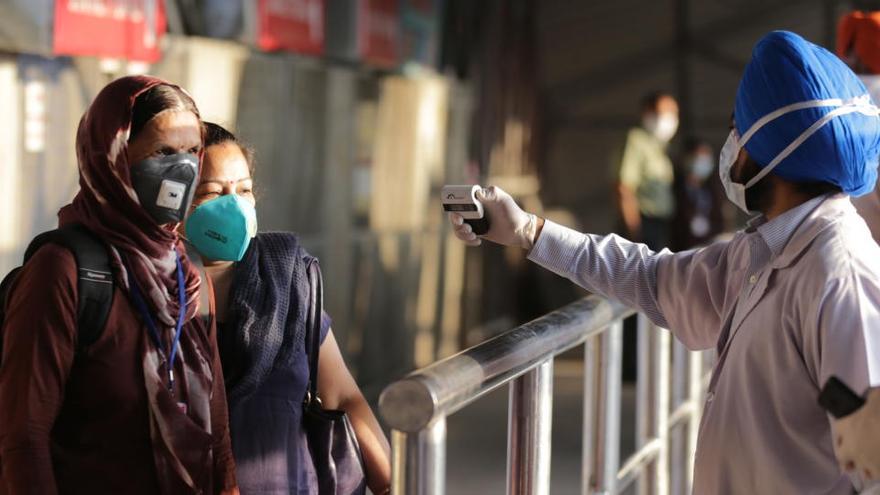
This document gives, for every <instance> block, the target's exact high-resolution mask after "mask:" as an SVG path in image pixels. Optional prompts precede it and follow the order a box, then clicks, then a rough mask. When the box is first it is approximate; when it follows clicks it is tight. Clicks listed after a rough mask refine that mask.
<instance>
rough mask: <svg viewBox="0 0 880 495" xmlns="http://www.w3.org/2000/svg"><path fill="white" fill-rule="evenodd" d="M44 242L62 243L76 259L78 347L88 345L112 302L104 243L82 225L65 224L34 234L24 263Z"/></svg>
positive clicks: (99, 327)
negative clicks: (35, 235)
mask: <svg viewBox="0 0 880 495" xmlns="http://www.w3.org/2000/svg"><path fill="white" fill-rule="evenodd" d="M47 243H53V244H58V245H60V246H64V247H65V248H67V249H69V250H70V251H71V252H72V253H73V255H74V258H75V259H76V267H77V284H76V286H77V291H78V297H77V333H78V340H79V344H78V346H77V347H79V348H80V349H82V348H85V347H88V346H89V345H90V344H93V343H94V342H95V341H96V340H98V338H99V337H100V336H101V332H102V331H103V330H104V325H105V324H106V323H107V317H108V315H109V314H110V306H111V305H112V303H113V271H112V268H111V266H110V255H109V254H108V252H107V246H106V245H104V243H103V242H102V241H101V240H100V239H98V238H97V237H95V236H94V234H92V233H91V232H89V230H88V229H86V228H85V227H83V226H81V225H77V224H74V225H67V226H64V227H61V228H58V229H55V230H50V231H48V232H44V233H42V234H40V235H38V236H37V237H35V238H34V240H33V241H31V243H30V245H28V248H27V251H26V252H25V256H24V261H25V263H26V262H27V260H28V259H30V258H31V256H33V255H34V253H36V252H37V251H38V250H39V249H40V248H41V247H42V246H44V245H45V244H47Z"/></svg>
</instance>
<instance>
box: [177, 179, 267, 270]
mask: <svg viewBox="0 0 880 495" xmlns="http://www.w3.org/2000/svg"><path fill="white" fill-rule="evenodd" d="M256 235H257V211H256V210H255V209H254V207H253V205H252V204H250V203H249V202H248V201H247V200H245V199H242V198H241V197H240V196H238V195H237V194H227V195H225V196H220V197H219V198H217V199H212V200H211V201H208V202H205V203H202V204H200V205H199V206H198V207H196V209H195V210H193V212H192V213H191V214H190V215H189V218H188V219H187V221H186V237H187V239H188V240H189V242H191V243H192V245H193V246H195V248H196V249H197V250H198V251H199V253H200V254H201V255H202V256H203V257H204V258H206V259H208V260H217V261H221V260H222V261H241V258H243V257H244V253H245V251H247V248H248V245H249V244H250V242H251V239H252V238H253V237H254V236H256Z"/></svg>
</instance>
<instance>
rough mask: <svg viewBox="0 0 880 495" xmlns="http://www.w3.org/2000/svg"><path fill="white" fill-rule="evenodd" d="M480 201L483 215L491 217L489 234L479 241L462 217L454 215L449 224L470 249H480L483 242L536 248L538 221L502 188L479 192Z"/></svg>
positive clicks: (451, 215) (450, 216)
mask: <svg viewBox="0 0 880 495" xmlns="http://www.w3.org/2000/svg"><path fill="white" fill-rule="evenodd" d="M476 197H477V199H478V200H479V201H480V202H481V203H483V212H484V214H485V215H486V216H487V217H489V232H487V233H486V234H485V235H482V236H480V237H477V235H476V234H474V231H473V229H471V226H470V225H468V224H466V223H464V218H462V216H461V215H459V214H458V213H450V214H449V221H450V222H452V227H453V229H454V231H455V236H456V237H458V238H459V239H461V240H462V241H464V242H465V243H466V244H468V245H469V246H479V245H480V243H481V239H487V240H490V241H492V242H495V243H498V244H503V245H505V246H519V247H521V248H523V249H531V248H532V246H533V245H534V244H535V233H536V229H537V217H536V216H535V215H533V214H531V213H526V212H524V211H523V210H522V209H521V208H520V207H519V206H518V205H517V204H516V201H514V200H513V198H512V197H510V195H509V194H507V193H506V192H504V191H503V190H502V189H501V188H500V187H495V186H492V187H488V188H485V189H481V190H479V191H477V194H476Z"/></svg>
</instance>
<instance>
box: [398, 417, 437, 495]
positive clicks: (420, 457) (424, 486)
mask: <svg viewBox="0 0 880 495" xmlns="http://www.w3.org/2000/svg"><path fill="white" fill-rule="evenodd" d="M391 451H392V459H391V493H392V495H443V494H444V493H445V492H446V418H438V419H435V420H434V421H433V422H432V423H431V424H430V425H428V426H427V427H426V428H425V429H424V430H421V431H419V432H416V433H404V432H402V431H397V430H392V431H391Z"/></svg>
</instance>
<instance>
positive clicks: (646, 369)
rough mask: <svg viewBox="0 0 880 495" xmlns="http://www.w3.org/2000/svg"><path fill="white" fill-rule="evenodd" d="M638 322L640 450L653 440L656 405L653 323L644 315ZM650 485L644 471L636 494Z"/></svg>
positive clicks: (637, 398)
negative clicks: (652, 348) (653, 418)
mask: <svg viewBox="0 0 880 495" xmlns="http://www.w3.org/2000/svg"><path fill="white" fill-rule="evenodd" d="M636 321H637V325H636V450H639V449H641V448H642V447H644V446H645V444H647V443H648V441H649V440H650V439H651V418H652V417H653V415H654V409H655V406H656V405H655V403H654V402H655V400H654V390H653V387H652V386H651V385H652V383H653V382H652V375H653V371H654V370H653V368H652V366H651V342H652V335H651V328H650V323H651V322H650V321H649V320H648V319H647V318H646V317H645V315H643V314H639V315H638V316H637V320H636ZM649 485H650V477H649V476H648V472H647V469H642V470H641V472H640V473H639V476H638V478H636V493H639V494H640V495H646V494H647V493H650V486H649Z"/></svg>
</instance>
